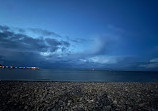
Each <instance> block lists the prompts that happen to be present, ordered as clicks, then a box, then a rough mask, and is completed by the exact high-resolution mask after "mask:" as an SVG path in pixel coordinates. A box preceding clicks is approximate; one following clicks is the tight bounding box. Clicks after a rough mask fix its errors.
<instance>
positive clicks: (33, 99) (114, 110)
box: [0, 81, 158, 111]
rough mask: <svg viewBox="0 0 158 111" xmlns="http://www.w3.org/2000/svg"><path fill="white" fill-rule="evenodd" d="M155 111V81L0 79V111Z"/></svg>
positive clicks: (157, 99) (157, 96) (157, 95)
mask: <svg viewBox="0 0 158 111" xmlns="http://www.w3.org/2000/svg"><path fill="white" fill-rule="evenodd" d="M14 110H15V111H22V110H25V111H43V110H44V111H158V83H138V82H33V81H32V82H24V81H23V82H22V81H0V111H14Z"/></svg>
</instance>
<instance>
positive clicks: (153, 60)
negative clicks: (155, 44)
mask: <svg viewBox="0 0 158 111" xmlns="http://www.w3.org/2000/svg"><path fill="white" fill-rule="evenodd" d="M150 62H157V63H158V58H154V59H151V60H150Z"/></svg>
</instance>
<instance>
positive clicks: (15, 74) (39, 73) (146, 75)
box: [0, 69, 158, 82]
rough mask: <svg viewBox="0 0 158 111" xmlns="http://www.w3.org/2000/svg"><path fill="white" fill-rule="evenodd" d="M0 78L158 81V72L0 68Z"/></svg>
mask: <svg viewBox="0 0 158 111" xmlns="http://www.w3.org/2000/svg"><path fill="white" fill-rule="evenodd" d="M0 80H28V81H32V80H37V81H84V82H87V81H99V82H102V81H105V82H158V72H129V71H128V72H123V71H104V70H95V71H91V70H52V69H40V70H31V69H0Z"/></svg>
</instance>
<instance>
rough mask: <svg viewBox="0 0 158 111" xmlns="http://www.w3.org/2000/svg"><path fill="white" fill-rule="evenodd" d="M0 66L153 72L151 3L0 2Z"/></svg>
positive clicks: (156, 48) (156, 58) (156, 45)
mask: <svg viewBox="0 0 158 111" xmlns="http://www.w3.org/2000/svg"><path fill="white" fill-rule="evenodd" d="M0 7H1V8H0V63H1V64H5V65H17V66H22V65H27V66H30V65H35V66H40V67H43V68H46V67H49V68H103V69H116V70H156V69H158V11H157V10H158V2H157V0H0Z"/></svg>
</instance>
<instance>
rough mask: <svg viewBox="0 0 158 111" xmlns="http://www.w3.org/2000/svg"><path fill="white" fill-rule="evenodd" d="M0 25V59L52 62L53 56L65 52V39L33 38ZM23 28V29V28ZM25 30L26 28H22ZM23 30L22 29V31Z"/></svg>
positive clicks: (15, 61) (67, 43) (66, 45)
mask: <svg viewBox="0 0 158 111" xmlns="http://www.w3.org/2000/svg"><path fill="white" fill-rule="evenodd" d="M9 29H11V28H9V27H7V26H0V57H1V58H0V61H2V58H3V61H5V62H7V63H9V62H11V61H12V62H14V63H17V62H18V63H20V62H21V63H23V62H25V63H28V62H30V63H32V62H33V61H34V62H35V63H37V62H38V61H45V62H46V61H47V60H48V58H49V60H50V59H51V61H49V62H53V61H54V59H53V58H57V57H58V56H61V55H64V54H67V53H68V51H69V49H68V48H69V46H70V43H69V42H68V41H65V40H57V39H51V38H34V37H32V36H30V35H27V34H24V33H20V32H19V33H17V32H14V31H11V30H9ZM23 30H24V29H23ZM24 31H26V30H24ZM22 32H23V31H22Z"/></svg>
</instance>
